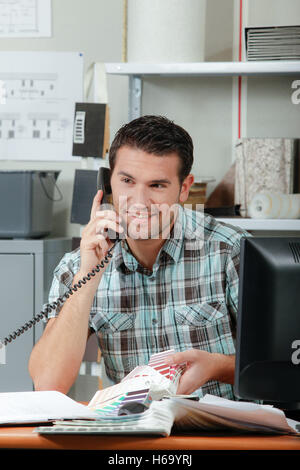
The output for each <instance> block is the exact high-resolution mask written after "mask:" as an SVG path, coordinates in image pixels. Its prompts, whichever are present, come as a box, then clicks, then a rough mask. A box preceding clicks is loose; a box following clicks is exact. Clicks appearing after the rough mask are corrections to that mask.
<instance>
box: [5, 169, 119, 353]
mask: <svg viewBox="0 0 300 470" xmlns="http://www.w3.org/2000/svg"><path fill="white" fill-rule="evenodd" d="M98 189H102V191H103V197H102V201H101V205H102V204H107V203H108V202H109V196H110V195H111V192H112V191H111V187H110V170H109V169H108V168H104V167H101V168H100V169H99V171H98V176H97V190H98ZM108 237H109V238H110V240H115V243H114V245H113V246H112V247H111V248H110V249H109V250H108V252H107V254H106V256H105V257H104V259H103V260H101V261H100V263H99V264H97V265H96V266H95V267H94V268H93V269H92V270H91V271H90V272H89V273H87V275H86V276H84V277H83V278H82V279H80V280H79V281H78V282H77V283H76V284H74V286H72V287H70V288H69V289H68V291H67V292H65V293H64V294H63V295H62V296H60V297H58V298H57V299H56V300H55V301H54V302H52V303H51V304H46V306H45V307H44V309H43V310H41V312H40V313H38V314H36V315H35V316H34V317H33V318H32V320H29V321H28V322H26V323H25V324H24V325H23V326H21V327H20V328H18V329H17V330H15V331H13V332H12V333H11V334H10V335H8V336H6V337H5V338H4V339H3V341H0V347H2V346H6V345H7V344H8V343H11V342H12V341H13V340H15V339H16V338H17V337H18V336H20V335H21V334H23V333H24V332H25V331H27V330H29V329H30V328H32V327H33V326H34V325H35V324H36V323H38V322H39V321H40V320H42V319H43V318H45V317H47V316H48V313H50V312H51V310H55V308H56V307H58V306H59V305H62V304H63V303H64V302H65V301H66V300H67V299H68V298H69V297H70V295H73V293H74V292H76V291H77V290H78V289H80V288H81V287H82V285H83V284H86V283H87V281H89V280H90V279H91V278H92V277H94V276H95V275H96V273H98V272H99V271H100V269H102V268H104V263H108V262H109V258H112V256H113V255H112V254H111V252H112V251H113V249H114V247H115V246H116V244H117V243H118V242H119V241H120V238H119V234H118V233H116V232H114V231H113V230H111V229H109V230H108Z"/></svg>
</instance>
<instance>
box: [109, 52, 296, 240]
mask: <svg viewBox="0 0 300 470" xmlns="http://www.w3.org/2000/svg"><path fill="white" fill-rule="evenodd" d="M105 68H106V72H107V74H109V75H119V76H122V75H123V76H127V77H128V79H129V120H132V119H135V118H137V117H139V116H141V112H142V85H143V78H145V77H151V76H154V77H155V76H156V77H157V76H161V77H209V76H211V77H218V76H219V77H230V76H231V77H250V76H274V75H275V76H279V75H283V76H289V75H290V76H293V75H294V76H296V77H299V74H300V61H282V60H279V61H275V60H274V61H257V62H255V61H250V62H193V63H188V62H187V63H160V64H156V63H125V62H124V63H106V64H105ZM218 220H220V221H224V222H226V223H229V224H232V225H237V226H239V227H241V228H243V229H245V230H255V231H256V230H258V231H260V230H261V231H284V232H289V231H299V232H300V219H296V220H294V219H293V220H290V219H249V218H226V217H224V218H218Z"/></svg>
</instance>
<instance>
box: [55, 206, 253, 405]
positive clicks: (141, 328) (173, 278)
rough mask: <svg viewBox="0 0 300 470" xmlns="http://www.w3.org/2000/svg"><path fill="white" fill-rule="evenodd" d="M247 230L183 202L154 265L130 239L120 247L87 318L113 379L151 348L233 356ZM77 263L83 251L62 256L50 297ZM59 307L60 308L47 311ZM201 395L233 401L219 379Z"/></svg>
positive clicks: (68, 281)
mask: <svg viewBox="0 0 300 470" xmlns="http://www.w3.org/2000/svg"><path fill="white" fill-rule="evenodd" d="M248 235H249V234H248V233H247V232H245V231H243V230H241V229H239V228H238V227H233V226H231V225H227V224H224V223H220V222H218V221H217V220H216V219H214V218H213V217H211V216H209V215H204V214H203V213H202V212H196V211H192V210H189V209H183V208H182V207H181V206H180V210H179V213H178V216H177V218H176V221H175V224H174V226H173V228H172V231H171V234H170V237H169V238H168V239H166V241H165V243H164V245H163V246H162V248H161V250H160V252H159V253H158V256H157V258H156V261H155V263H154V265H153V271H150V270H148V269H147V268H145V267H143V266H141V265H140V264H139V263H138V261H137V260H136V258H135V257H134V256H133V255H132V254H131V252H130V249H129V247H128V245H127V242H126V240H124V239H123V240H122V241H121V242H119V243H118V244H117V245H116V246H115V248H114V256H113V258H112V259H111V262H110V264H109V266H108V267H107V269H106V271H105V272H104V274H103V276H102V278H101V281H100V284H99V287H98V290H97V292H96V295H95V297H94V302H93V305H92V308H91V312H90V320H89V325H90V327H91V328H92V329H93V330H94V331H95V332H96V334H97V337H98V343H99V347H100V349H101V352H102V356H103V358H104V362H105V369H106V374H107V376H108V378H109V379H111V380H112V381H113V382H119V381H120V380H121V379H122V378H123V377H124V376H125V375H127V374H128V373H129V372H130V371H132V370H133V369H134V368H135V367H136V366H138V365H142V364H147V363H148V360H149V358H150V356H151V355H152V354H154V353H157V352H160V351H164V350H168V349H174V350H175V351H184V350H186V349H190V348H196V349H203V350H206V351H209V352H213V353H221V354H235V340H234V338H235V333H236V315H237V305H238V283H239V277H238V270H239V254H240V239H241V237H243V236H248ZM79 267H80V250H79V249H77V250H75V251H73V252H71V253H67V254H66V255H65V256H64V257H63V259H62V260H61V262H60V263H59V265H58V266H57V268H56V269H55V271H54V279H53V283H52V287H51V290H50V294H49V302H53V301H54V300H55V299H56V298H57V297H58V296H59V295H61V294H63V293H64V292H65V291H66V290H67V288H68V287H70V286H71V285H72V281H73V276H74V275H75V274H76V272H77V271H78V270H79ZM82 288H84V287H82ZM58 313H59V308H58V309H57V311H52V312H51V314H49V317H53V316H56V315H57V314H58ZM197 393H198V395H199V396H200V397H201V396H203V395H205V394H206V393H210V394H212V395H219V396H222V397H225V398H229V399H234V395H233V388H232V386H231V385H228V384H224V383H220V382H217V381H210V382H207V383H206V384H205V385H203V386H202V387H201V388H200V389H198V391H197Z"/></svg>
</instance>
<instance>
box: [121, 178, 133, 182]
mask: <svg viewBox="0 0 300 470" xmlns="http://www.w3.org/2000/svg"><path fill="white" fill-rule="evenodd" d="M122 181H123V182H124V183H128V182H129V181H131V179H129V178H123V179H122Z"/></svg>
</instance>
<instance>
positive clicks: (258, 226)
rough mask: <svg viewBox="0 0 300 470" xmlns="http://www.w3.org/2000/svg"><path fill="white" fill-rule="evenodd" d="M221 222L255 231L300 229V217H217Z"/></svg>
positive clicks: (290, 230) (291, 230)
mask: <svg viewBox="0 0 300 470" xmlns="http://www.w3.org/2000/svg"><path fill="white" fill-rule="evenodd" d="M216 219H217V220H219V221H220V222H225V223H226V224H231V225H236V226H237V227H240V228H242V229H244V230H254V231H256V230H257V231H266V232H267V231H273V230H276V231H279V232H293V231H298V230H299V231H300V219H250V218H246V217H244V218H243V217H216Z"/></svg>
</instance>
